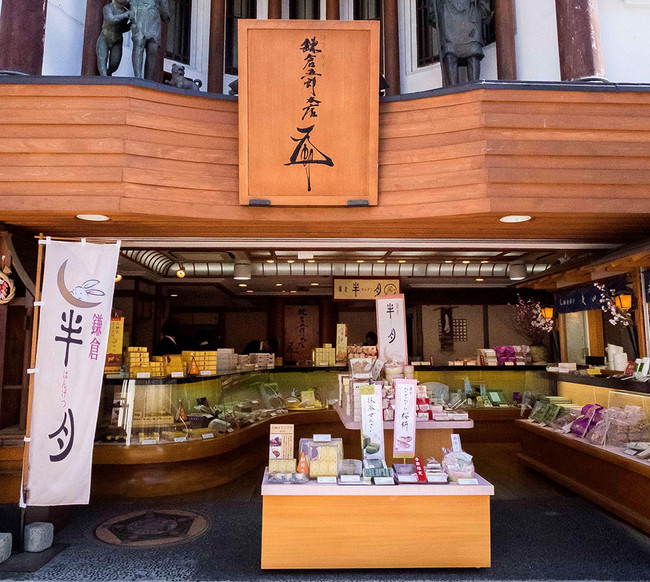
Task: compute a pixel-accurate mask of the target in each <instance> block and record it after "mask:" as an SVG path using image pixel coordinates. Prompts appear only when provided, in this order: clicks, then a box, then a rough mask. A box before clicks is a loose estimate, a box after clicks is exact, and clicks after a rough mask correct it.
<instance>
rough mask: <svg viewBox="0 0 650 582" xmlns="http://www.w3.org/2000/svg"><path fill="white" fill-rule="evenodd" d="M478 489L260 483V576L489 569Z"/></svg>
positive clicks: (486, 524)
mask: <svg viewBox="0 0 650 582" xmlns="http://www.w3.org/2000/svg"><path fill="white" fill-rule="evenodd" d="M477 479H478V482H479V484H478V485H457V484H454V483H450V484H448V485H433V484H422V485H395V486H384V485H347V486H346V485H334V484H332V485H325V484H318V483H317V482H316V481H310V482H309V483H306V484H304V485H275V484H270V483H268V481H267V474H266V473H265V474H264V481H263V482H262V499H263V512H262V569H308V568H309V569H311V568H489V567H490V496H491V495H494V487H493V486H492V485H491V484H490V483H488V482H487V481H486V480H485V479H483V478H482V477H479V476H477Z"/></svg>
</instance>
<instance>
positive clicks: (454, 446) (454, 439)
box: [451, 434, 463, 453]
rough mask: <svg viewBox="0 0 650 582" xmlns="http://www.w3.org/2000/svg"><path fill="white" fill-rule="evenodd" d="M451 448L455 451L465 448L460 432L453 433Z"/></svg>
mask: <svg viewBox="0 0 650 582" xmlns="http://www.w3.org/2000/svg"><path fill="white" fill-rule="evenodd" d="M451 450H452V451H454V453H460V452H461V451H462V450H463V446H462V445H461V444H460V435H459V434H452V435H451Z"/></svg>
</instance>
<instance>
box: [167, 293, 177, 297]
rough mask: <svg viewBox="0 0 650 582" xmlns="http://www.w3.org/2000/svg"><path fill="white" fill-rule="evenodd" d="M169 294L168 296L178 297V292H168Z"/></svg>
mask: <svg viewBox="0 0 650 582" xmlns="http://www.w3.org/2000/svg"><path fill="white" fill-rule="evenodd" d="M169 296H170V297H178V293H170V294H169Z"/></svg>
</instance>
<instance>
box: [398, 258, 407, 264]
mask: <svg viewBox="0 0 650 582" xmlns="http://www.w3.org/2000/svg"><path fill="white" fill-rule="evenodd" d="M397 262H398V263H406V261H405V260H404V259H400V260H399V261H397Z"/></svg>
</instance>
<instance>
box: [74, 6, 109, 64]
mask: <svg viewBox="0 0 650 582" xmlns="http://www.w3.org/2000/svg"><path fill="white" fill-rule="evenodd" d="M107 3H108V2H107V0H86V24H85V26H84V46H83V53H82V57H81V74H82V75H90V76H92V75H99V71H98V70H97V50H96V44H97V39H98V38H99V34H100V33H101V31H102V24H103V23H104V6H105V5H106V4H107Z"/></svg>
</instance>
